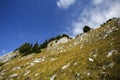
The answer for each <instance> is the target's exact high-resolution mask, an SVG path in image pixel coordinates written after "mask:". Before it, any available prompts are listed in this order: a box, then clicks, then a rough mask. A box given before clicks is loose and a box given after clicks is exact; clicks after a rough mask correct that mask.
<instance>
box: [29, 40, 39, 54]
mask: <svg viewBox="0 0 120 80" xmlns="http://www.w3.org/2000/svg"><path fill="white" fill-rule="evenodd" d="M39 52H41V49H40V46H39V44H38V42H36V43H35V44H34V46H33V47H32V51H31V53H39Z"/></svg>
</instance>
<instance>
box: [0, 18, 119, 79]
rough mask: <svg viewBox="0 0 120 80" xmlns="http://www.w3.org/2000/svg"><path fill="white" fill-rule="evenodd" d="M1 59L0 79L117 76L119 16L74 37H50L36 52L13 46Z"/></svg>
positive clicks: (99, 77)
mask: <svg viewBox="0 0 120 80" xmlns="http://www.w3.org/2000/svg"><path fill="white" fill-rule="evenodd" d="M0 61H1V62H0V80H120V18H113V19H110V20H108V21H107V22H106V23H104V24H103V25H101V26H100V27H99V28H97V29H94V30H93V29H91V30H89V31H88V32H85V33H82V34H79V35H77V36H76V37H75V38H74V39H72V38H69V37H67V36H63V37H60V38H59V39H52V40H50V42H49V43H48V44H47V47H45V48H42V49H41V52H39V53H37V54H35V53H31V54H29V55H26V56H22V55H21V53H20V52H19V50H16V51H14V52H12V53H10V54H8V55H7V56H4V57H2V58H1V59H0Z"/></svg>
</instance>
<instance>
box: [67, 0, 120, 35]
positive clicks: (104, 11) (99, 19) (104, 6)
mask: <svg viewBox="0 0 120 80" xmlns="http://www.w3.org/2000/svg"><path fill="white" fill-rule="evenodd" d="M95 1H96V2H95ZM119 4H120V0H114V1H113V0H92V2H91V4H90V5H87V6H85V7H84V8H83V10H82V12H79V11H78V12H79V15H77V16H76V17H77V19H73V20H72V21H71V22H70V23H71V25H69V26H70V28H69V30H70V31H72V32H70V31H69V33H71V36H75V35H77V34H80V33H82V28H83V27H84V26H85V25H88V26H90V27H92V28H98V27H99V26H100V24H102V23H103V22H105V21H106V20H108V19H110V18H113V17H120V14H119V12H120V5H119Z"/></svg>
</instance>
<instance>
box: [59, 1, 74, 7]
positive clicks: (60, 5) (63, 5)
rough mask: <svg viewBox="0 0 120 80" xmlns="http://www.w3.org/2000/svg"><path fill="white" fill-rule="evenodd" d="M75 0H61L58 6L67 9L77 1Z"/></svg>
mask: <svg viewBox="0 0 120 80" xmlns="http://www.w3.org/2000/svg"><path fill="white" fill-rule="evenodd" d="M75 1H76V0H59V1H57V6H58V7H60V8H63V9H67V8H68V7H70V5H72V4H73V3H75Z"/></svg>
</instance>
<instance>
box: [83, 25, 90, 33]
mask: <svg viewBox="0 0 120 80" xmlns="http://www.w3.org/2000/svg"><path fill="white" fill-rule="evenodd" d="M90 30H91V28H90V27H89V26H84V27H83V32H89V31H90Z"/></svg>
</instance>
